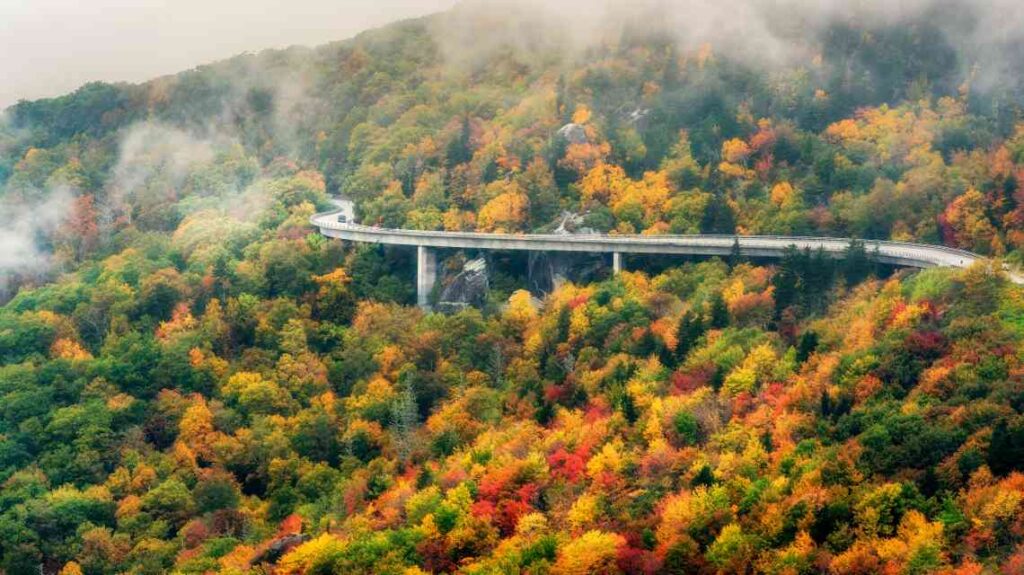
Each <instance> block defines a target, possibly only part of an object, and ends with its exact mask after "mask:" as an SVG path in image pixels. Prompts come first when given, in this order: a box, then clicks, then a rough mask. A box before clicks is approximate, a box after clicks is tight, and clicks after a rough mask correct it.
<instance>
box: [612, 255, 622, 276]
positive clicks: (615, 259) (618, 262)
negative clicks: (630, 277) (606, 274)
mask: <svg viewBox="0 0 1024 575" xmlns="http://www.w3.org/2000/svg"><path fill="white" fill-rule="evenodd" d="M621 271H622V253H620V252H612V273H613V274H615V275H619V272H621Z"/></svg>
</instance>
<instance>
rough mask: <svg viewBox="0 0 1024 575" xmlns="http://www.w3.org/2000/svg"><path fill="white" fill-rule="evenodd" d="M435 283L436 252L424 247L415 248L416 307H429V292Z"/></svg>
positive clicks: (432, 289)
mask: <svg viewBox="0 0 1024 575" xmlns="http://www.w3.org/2000/svg"><path fill="white" fill-rule="evenodd" d="M436 282H437V252H435V251H434V250H432V249H431V248H428V247H426V246H416V305H418V306H420V307H421V308H429V307H430V292H432V291H434V284H435V283H436Z"/></svg>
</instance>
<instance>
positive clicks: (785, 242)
mask: <svg viewBox="0 0 1024 575" xmlns="http://www.w3.org/2000/svg"><path fill="white" fill-rule="evenodd" d="M340 213H342V211H341V210H334V211H331V212H325V213H321V214H316V215H314V216H313V217H312V218H310V222H311V223H312V224H313V225H314V226H316V227H317V228H318V229H319V230H320V233H321V234H323V235H324V236H327V237H331V238H337V239H341V240H347V241H352V242H360V243H371V244H387V245H399V246H415V247H416V248H417V282H416V288H417V289H416V292H417V303H418V304H419V305H420V306H427V305H428V300H427V298H428V296H429V294H430V292H431V290H432V289H433V287H434V283H435V282H436V281H437V256H436V252H435V250H436V249H440V248H454V249H476V250H506V251H542V252H578V253H610V254H612V266H613V270H614V272H615V273H618V272H619V271H621V269H622V254H661V255H690V256H727V255H729V254H730V253H731V252H732V250H733V245H734V244H735V243H737V242H738V243H739V248H740V253H742V254H743V255H744V256H747V257H763V258H781V257H783V256H784V255H785V253H786V251H787V249H789V248H791V247H795V248H797V249H799V250H804V249H810V250H812V251H817V250H819V249H820V250H822V251H824V252H825V253H826V254H828V255H830V256H832V257H836V258H840V257H843V256H844V255H845V253H846V250H847V249H848V248H849V246H850V242H851V239H849V238H829V237H799V236H737V235H703V234H702V235H654V236H644V235H605V234H506V233H481V232H445V231H420V230H403V229H388V228H380V227H373V226H364V225H360V224H356V223H352V222H351V217H350V216H347V217H346V218H344V219H345V220H346V221H345V222H339V221H338V215H339V214H340ZM863 243H864V247H865V249H866V250H867V251H868V252H869V253H872V254H874V256H875V258H876V259H877V260H878V261H879V262H881V263H884V264H890V265H895V266H901V267H913V268H930V267H957V268H965V267H968V266H970V265H971V264H973V263H975V262H977V261H981V260H985V258H984V257H983V256H980V255H977V254H974V253H971V252H968V251H964V250H959V249H955V248H949V247H945V246H937V245H930V244H917V243H910V242H895V241H884V240H864V241H863ZM1010 277H1011V279H1012V280H1013V281H1014V282H1015V283H1024V278H1021V277H1018V276H1014V275H1011V276H1010Z"/></svg>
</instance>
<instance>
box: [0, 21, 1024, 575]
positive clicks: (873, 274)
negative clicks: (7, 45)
mask: <svg viewBox="0 0 1024 575" xmlns="http://www.w3.org/2000/svg"><path fill="white" fill-rule="evenodd" d="M943 6H945V5H943ZM951 7H952V8H951ZM965 12H969V10H968V9H967V8H966V7H964V6H961V5H960V4H958V3H955V2H953V3H949V6H946V7H945V8H943V9H941V10H939V9H934V10H924V11H922V12H921V13H920V14H917V15H915V16H914V17H913V18H912V19H910V20H901V21H895V22H894V21H886V20H874V19H836V20H834V21H830V22H828V23H827V24H823V25H820V26H809V25H808V27H806V28H801V29H800V30H790V32H789V33H790V34H796V35H799V39H800V43H799V45H800V47H801V50H799V51H797V52H795V55H793V54H791V55H789V56H788V57H786V58H778V59H773V60H772V61H770V62H767V61H759V60H756V59H750V58H749V57H748V56H746V55H744V54H741V53H737V52H735V51H734V50H732V49H731V48H730V45H729V44H728V43H725V44H723V45H721V46H719V45H716V44H715V43H714V42H700V43H697V44H691V43H687V42H684V41H681V40H680V39H679V38H678V37H676V36H675V35H674V33H673V30H672V29H670V28H669V27H667V26H664V27H663V26H658V25H657V23H656V22H654V21H645V22H644V23H643V25H637V24H636V23H630V25H623V26H622V27H620V28H616V29H615V31H614V33H610V32H608V31H607V30H605V31H604V34H603V35H601V36H598V37H596V38H590V39H588V41H586V42H582V43H581V42H579V39H574V38H569V37H566V36H563V35H561V34H560V32H559V30H558V29H557V27H554V26H551V25H547V24H546V23H545V22H541V21H536V20H533V19H531V15H530V14H528V13H518V12H515V13H510V14H497V15H496V14H493V13H486V12H481V11H480V10H478V9H476V8H474V7H473V6H472V5H467V6H462V7H459V8H456V9H455V10H454V11H452V12H450V13H446V14H440V15H436V16H432V17H428V18H424V19H420V20H414V21H408V22H401V23H397V24H394V25H391V26H389V27H387V28H383V29H380V30H374V31H370V32H366V33H364V34H362V35H360V36H358V37H356V38H354V39H351V40H347V41H343V42H339V43H337V44H332V45H329V46H324V47H320V48H317V49H304V48H294V49H289V50H286V51H270V52H264V53H260V54H257V55H244V56H239V57H237V58H234V59H232V60H229V61H225V62H221V63H217V64H213V65H209V66H203V67H201V68H198V69H195V70H192V71H188V72H184V73H182V74H179V75H176V76H170V77H165V78H160V79H156V80H153V81H151V82H148V83H146V84H141V85H107V84H92V85H88V86H85V87H83V88H81V89H80V90H78V91H76V92H75V93H73V94H69V95H67V96H63V97H60V98H55V99H50V100H41V101H34V102H22V103H19V104H17V105H15V106H13V107H11V108H10V109H8V110H7V111H6V112H5V114H4V116H3V120H2V122H0V215H2V216H3V217H4V219H5V221H6V223H5V229H4V230H3V231H0V255H2V257H0V296H2V297H3V301H4V302H5V303H4V305H3V307H2V308H0V362H2V367H0V569H2V570H3V572H4V573H8V574H12V575H13V574H22V573H25V574H28V573H32V574H37V573H40V572H42V573H47V574H50V573H62V574H67V575H71V574H76V573H87V574H90V575H91V574H101V573H138V574H144V573H164V572H177V573H243V572H249V571H255V572H266V573H271V572H272V573H282V574H289V573H296V574H298V573H309V574H312V573H402V574H408V575H415V574H417V573H455V572H460V573H478V574H484V573H524V574H525V573H531V574H544V573H552V574H583V573H609V574H610V573H755V572H756V573H778V574H796V573H816V572H830V573H877V572H885V573H932V572H944V573H964V574H975V573H990V572H991V573H1006V574H1011V573H1019V572H1021V570H1024V354H1022V352H1021V350H1022V343H1024V341H1022V340H1024V292H1022V291H1021V289H1020V288H1019V287H1017V286H1013V285H1012V284H1010V283H1009V282H1008V281H1007V279H1006V278H1005V277H1004V276H1003V273H1002V271H1001V267H1000V265H999V264H1000V263H1002V262H1007V263H1009V264H1010V265H1017V264H1019V263H1021V260H1022V257H1024V227H1022V224H1024V187H1022V186H1024V118H1021V111H1022V109H1024V91H1022V90H1021V89H1020V86H1018V85H1017V81H1016V79H1015V78H1017V77H1019V76H1016V75H1014V74H1013V73H1012V72H1013V70H1009V72H1010V73H1009V74H1007V72H1008V71H1007V70H1005V69H997V70H993V69H992V68H991V66H992V65H994V63H995V61H994V60H993V59H991V58H989V59H986V58H985V55H986V54H988V53H987V52H985V51H984V50H982V49H981V48H979V47H978V46H977V45H972V44H969V43H967V42H964V41H958V40H957V38H962V37H963V36H957V33H958V32H959V33H963V34H966V32H965V31H964V30H960V29H958V28H957V26H958V25H963V26H968V25H969V23H970V22H971V21H972V20H970V18H967V17H962V18H961V17H960V16H964V13H965ZM1007 42H1009V40H1007ZM1022 45H1024V44H1022ZM1000 49H1005V50H1006V51H1007V53H1010V54H1015V53H1018V52H1014V51H1013V50H1018V49H1019V47H1018V46H1017V45H1016V44H1011V43H1007V44H1006V45H1001V46H1000ZM1009 60H1012V58H1010V59H1009ZM1002 64H1005V62H1002V61H1000V65H1002ZM986 66H988V67H986ZM338 194H344V195H346V196H348V197H350V198H352V199H353V200H355V202H356V206H357V212H358V215H359V218H360V220H361V221H362V222H363V223H369V224H378V225H383V226H389V227H408V228H416V229H429V230H441V229H446V230H481V231H514V232H528V231H538V230H550V229H553V228H554V227H555V226H557V225H558V223H559V221H560V220H561V219H562V217H563V214H564V213H565V212H569V213H572V214H575V215H578V216H579V219H580V221H581V222H582V224H581V225H582V226H585V227H589V228H593V229H595V230H599V231H603V232H608V233H620V234H622V233H643V234H666V233H729V234H733V233H739V234H761V233H781V234H802V235H830V236H844V237H856V238H891V239H900V240H914V241H922V242H929V243H942V244H946V245H950V246H956V247H961V248H965V249H969V250H972V251H976V252H979V253H982V254H986V255H991V256H993V257H996V258H999V259H998V260H996V261H997V263H993V264H991V265H978V266H976V267H973V268H971V269H968V270H962V271H953V270H927V271H920V272H913V271H908V270H903V271H894V270H891V269H884V268H881V267H878V266H876V265H875V262H873V261H872V259H871V257H870V254H867V253H855V254H853V255H857V256H859V257H854V258H851V259H849V260H846V261H835V262H833V261H831V260H828V259H826V258H824V257H823V256H822V255H821V254H810V253H797V252H793V253H791V254H789V256H788V257H786V258H785V259H784V260H782V261H781V262H779V263H777V264H774V265H767V264H765V262H758V261H746V260H745V259H744V258H743V257H731V258H729V259H728V261H722V260H719V259H711V260H692V261H684V260H682V259H680V260H678V261H660V262H649V261H648V262H646V263H645V262H644V261H640V260H639V259H638V261H637V262H635V263H636V266H635V268H634V271H629V272H624V273H622V274H620V275H618V276H615V277H607V279H603V280H601V281H594V282H590V283H582V282H581V283H578V284H574V283H567V284H564V285H561V286H560V287H558V288H556V289H554V290H553V292H552V293H548V294H542V293H534V294H530V293H529V292H527V291H525V290H524V289H522V288H525V287H526V286H525V284H524V282H523V281H522V279H523V271H522V270H517V269H511V268H509V267H508V266H506V268H505V269H499V270H497V271H495V277H494V278H493V280H492V282H491V287H492V289H491V291H490V293H489V295H488V297H487V299H486V302H484V303H483V305H481V306H479V307H478V308H469V309H466V310H463V311H460V312H458V313H452V314H447V315H445V314H440V313H428V312H425V311H423V310H421V309H418V308H416V307H413V306H412V305H411V304H412V303H413V300H414V286H413V281H412V280H413V276H414V273H415V272H414V267H413V261H412V260H413V255H412V254H411V253H410V252H409V250H407V249H404V248H394V249H384V248H381V247H378V246H362V247H359V246H347V245H343V244H342V243H341V242H337V241H332V240H328V239H326V238H323V237H320V236H319V235H317V234H316V233H314V230H313V228H311V227H310V226H309V224H308V218H309V216H310V215H312V214H313V213H314V212H315V211H317V210H320V209H326V208H328V207H329V206H330V201H329V198H330V197H331V196H334V195H338ZM467 255H472V254H467Z"/></svg>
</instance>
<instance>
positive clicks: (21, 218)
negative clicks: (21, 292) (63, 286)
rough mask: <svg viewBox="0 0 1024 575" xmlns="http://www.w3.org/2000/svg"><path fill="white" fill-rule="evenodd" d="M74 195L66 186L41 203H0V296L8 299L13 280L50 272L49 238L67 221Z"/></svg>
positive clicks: (46, 197)
mask: <svg viewBox="0 0 1024 575" xmlns="http://www.w3.org/2000/svg"><path fill="white" fill-rule="evenodd" d="M73 201H74V194H73V193H72V191H71V190H70V189H68V188H66V187H60V188H57V189H54V190H50V191H49V192H48V193H46V194H44V195H43V197H42V199H41V200H40V201H39V202H38V203H34V204H21V203H19V204H12V203H9V202H7V201H0V218H2V220H3V222H4V226H3V227H2V228H0V297H3V299H6V296H7V295H8V292H9V290H10V288H11V284H12V280H13V279H14V278H15V277H19V276H38V275H41V274H45V273H46V272H48V271H49V270H50V267H51V264H52V259H53V256H52V253H51V252H50V250H49V249H48V244H49V238H50V237H51V236H52V235H53V233H54V232H55V231H57V229H58V227H60V225H61V224H62V223H64V221H65V220H66V219H67V216H68V213H69V210H70V209H71V206H72V203H73Z"/></svg>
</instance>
